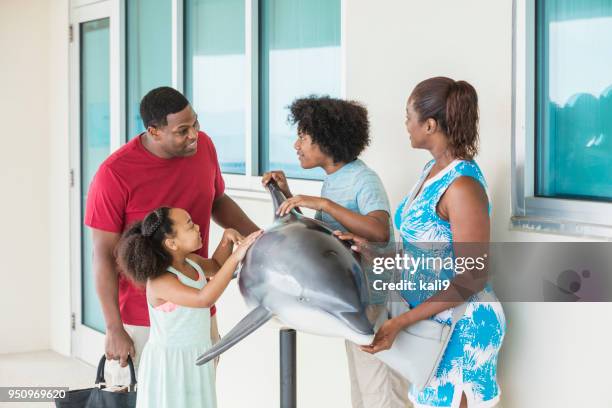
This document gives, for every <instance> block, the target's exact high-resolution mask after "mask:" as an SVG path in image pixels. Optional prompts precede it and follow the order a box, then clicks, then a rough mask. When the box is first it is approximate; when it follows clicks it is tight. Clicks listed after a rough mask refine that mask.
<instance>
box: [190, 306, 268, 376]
mask: <svg viewBox="0 0 612 408" xmlns="http://www.w3.org/2000/svg"><path fill="white" fill-rule="evenodd" d="M271 318H272V312H270V311H269V310H268V309H266V308H265V307H263V306H261V305H260V306H257V307H256V308H255V309H253V310H251V312H250V313H249V314H248V315H246V316H245V317H244V318H243V319H242V320H241V321H239V322H238V324H237V325H236V326H234V328H233V329H232V330H230V331H229V333H227V334H226V335H225V336H223V338H222V339H221V341H219V342H218V343H217V344H215V345H214V346H212V347H211V348H210V349H209V350H207V351H206V353H204V354H202V355H201V356H200V357H198V359H197V360H196V364H197V365H202V364H205V363H207V362H209V361H210V360H212V359H213V358H215V357H217V356H218V355H219V354H221V353H223V352H224V351H226V350H228V349H229V348H231V347H232V346H234V345H235V344H236V343H238V342H239V341H240V340H242V339H244V338H245V337H246V336H248V335H249V334H251V333H253V332H254V331H255V330H257V329H258V328H260V327H261V326H263V324H264V323H266V322H267V321H268V320H270V319H271Z"/></svg>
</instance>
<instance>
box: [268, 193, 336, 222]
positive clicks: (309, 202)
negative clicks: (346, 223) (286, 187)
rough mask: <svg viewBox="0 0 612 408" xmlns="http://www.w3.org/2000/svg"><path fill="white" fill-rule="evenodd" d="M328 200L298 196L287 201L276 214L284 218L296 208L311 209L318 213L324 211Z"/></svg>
mask: <svg viewBox="0 0 612 408" xmlns="http://www.w3.org/2000/svg"><path fill="white" fill-rule="evenodd" d="M326 203H327V200H326V199H325V198H321V197H314V196H307V195H296V196H295V197H291V198H288V199H287V200H285V201H284V202H283V203H282V204H281V205H280V206H279V207H278V209H277V210H276V214H278V215H279V216H281V217H282V216H283V215H285V214H289V213H290V212H291V210H293V209H294V208H296V207H304V208H311V209H313V210H317V211H323V208H324V207H325V204H326Z"/></svg>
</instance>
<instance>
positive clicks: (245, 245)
mask: <svg viewBox="0 0 612 408" xmlns="http://www.w3.org/2000/svg"><path fill="white" fill-rule="evenodd" d="M261 234H263V231H262V230H259V231H255V232H253V233H252V234H250V235H249V236H247V237H246V238H244V239H243V240H242V241H241V242H240V243H239V244H238V247H236V250H235V251H234V253H233V254H232V256H234V257H235V258H236V260H237V261H238V262H240V261H242V260H243V259H244V256H245V255H246V253H247V250H248V249H249V248H250V247H251V245H253V242H255V241H256V240H257V238H259V236H260V235H261Z"/></svg>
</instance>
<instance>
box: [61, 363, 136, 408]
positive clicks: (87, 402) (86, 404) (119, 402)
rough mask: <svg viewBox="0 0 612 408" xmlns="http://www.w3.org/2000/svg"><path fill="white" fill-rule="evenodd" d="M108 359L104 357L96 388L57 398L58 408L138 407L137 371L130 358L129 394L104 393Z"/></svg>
mask: <svg viewBox="0 0 612 408" xmlns="http://www.w3.org/2000/svg"><path fill="white" fill-rule="evenodd" d="M105 364H106V357H105V356H102V358H101V359H100V362H99V363H98V371H97V373H96V384H95V385H96V386H95V387H93V388H86V389H82V390H73V391H68V392H67V393H66V396H65V397H64V398H56V399H55V406H56V407H57V408H134V407H136V371H135V370H134V363H133V362H132V359H131V358H130V356H128V366H129V368H130V386H129V388H128V391H127V392H109V391H104V388H106V380H105V379H104V365H105Z"/></svg>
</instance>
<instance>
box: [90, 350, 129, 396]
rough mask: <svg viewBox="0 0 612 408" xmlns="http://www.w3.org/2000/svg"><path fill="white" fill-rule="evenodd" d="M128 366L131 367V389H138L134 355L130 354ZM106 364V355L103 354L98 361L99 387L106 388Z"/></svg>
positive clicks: (97, 380)
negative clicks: (133, 360)
mask: <svg viewBox="0 0 612 408" xmlns="http://www.w3.org/2000/svg"><path fill="white" fill-rule="evenodd" d="M127 362H128V367H129V368H130V391H134V390H135V389H136V370H135V369H134V363H133V362H132V357H131V356H130V355H129V354H128V358H127ZM105 365H106V355H102V358H101V359H100V362H99V363H98V370H97V372H96V385H97V386H98V388H106V380H105V379H104V366H105Z"/></svg>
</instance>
